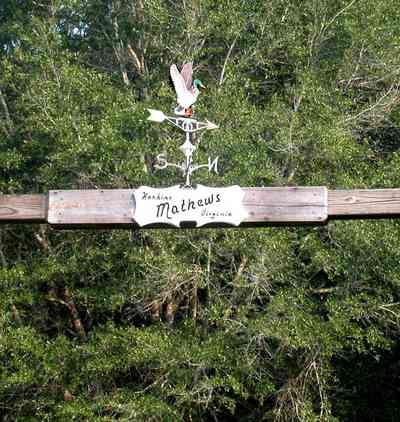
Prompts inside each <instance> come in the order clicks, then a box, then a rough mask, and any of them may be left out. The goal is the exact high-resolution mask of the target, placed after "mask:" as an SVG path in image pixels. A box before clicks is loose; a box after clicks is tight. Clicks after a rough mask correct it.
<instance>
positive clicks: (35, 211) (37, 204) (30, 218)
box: [0, 195, 47, 223]
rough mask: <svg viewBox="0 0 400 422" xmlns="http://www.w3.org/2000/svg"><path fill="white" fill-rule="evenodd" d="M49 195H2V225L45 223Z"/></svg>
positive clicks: (0, 213)
mask: <svg viewBox="0 0 400 422" xmlns="http://www.w3.org/2000/svg"><path fill="white" fill-rule="evenodd" d="M46 217H47V195H0V223H45V222H46Z"/></svg>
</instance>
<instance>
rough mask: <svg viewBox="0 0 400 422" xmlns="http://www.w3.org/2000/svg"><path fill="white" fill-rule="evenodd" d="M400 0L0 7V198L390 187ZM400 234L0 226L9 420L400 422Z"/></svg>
mask: <svg viewBox="0 0 400 422" xmlns="http://www.w3.org/2000/svg"><path fill="white" fill-rule="evenodd" d="M397 9H398V2H396V1H394V0H374V1H372V0H346V1H343V0H337V1H335V2H333V1H329V0H304V1H301V2H300V1H295V0H289V1H288V0H285V1H283V0H271V1H269V2H266V1H260V0H252V1H245V0H220V1H213V0H184V1H182V2H173V1H169V0H85V1H80V0H40V1H39V0H24V1H22V0H2V1H1V3H0V191H1V193H2V194H7V193H43V192H47V191H48V190H49V189H97V188H130V187H136V186H140V185H148V186H169V185H172V184H175V183H176V182H177V180H178V175H177V173H176V172H175V170H166V171H164V172H160V171H157V169H156V168H155V166H154V164H155V157H156V155H157V154H159V153H160V152H164V153H166V154H168V157H169V158H170V159H171V160H173V159H177V158H178V157H179V154H178V151H177V146H178V145H179V142H180V141H181V134H180V133H179V132H178V131H176V130H175V129H172V128H171V127H168V126H166V125H155V124H151V123H149V122H147V121H146V118H147V111H146V108H149V107H150V108H159V109H162V110H163V111H165V112H168V111H169V112H172V111H173V107H174V106H175V94H174V91H173V89H172V88H171V86H170V84H169V81H168V72H169V66H170V64H172V63H177V64H182V63H183V62H185V61H193V62H194V71H195V75H196V76H198V77H200V78H201V80H202V81H203V82H204V84H205V85H206V86H207V91H206V92H205V93H203V94H202V95H201V97H199V100H198V102H197V104H196V116H197V117H201V118H207V119H209V120H212V121H213V122H215V123H217V124H218V125H219V126H220V129H219V130H217V131H210V133H207V134H205V135H204V139H203V140H202V144H203V145H204V148H200V150H199V151H198V157H199V160H200V161H206V158H207V156H208V154H212V155H214V156H217V155H218V156H219V157H220V163H221V165H222V172H221V174H220V175H215V174H207V173H206V172H204V173H202V174H201V176H200V175H199V174H197V175H195V176H194V178H195V179H197V180H198V181H199V180H201V182H202V183H203V184H207V185H211V186H217V185H224V186H229V185H232V184H239V185H241V186H271V185H272V186H284V185H299V186H302V185H304V186H313V185H325V186H328V187H329V188H336V189H340V188H355V187H358V188H366V187H368V188H383V187H397V186H398V185H399V183H400V152H399V151H400V141H399V134H400V130H399V124H400V108H399V103H400V90H399V70H400V54H399V45H400V18H399V16H400V15H399V14H398V10H397ZM399 259H400V225H399V223H398V222H397V221H395V220H393V221H390V220H389V221H379V220H378V221H358V222H356V221H339V222H335V223H330V224H329V225H328V226H326V227H317V228H313V227H286V228H285V227H280V228H267V229H257V230H254V229H253V230H250V229H247V230H243V229H228V230H215V229H214V230H212V229H207V230H198V231H196V230H184V231H180V230H178V231H176V230H165V231H157V230H152V231H143V232H139V233H134V234H132V235H131V233H129V232H128V231H63V232H58V231H54V230H51V229H49V228H48V227H47V226H44V225H27V226H13V225H8V226H3V227H2V228H1V232H0V362H1V365H0V413H1V415H2V418H3V419H2V420H4V421H15V420H17V421H35V420H40V421H46V420H48V421H57V420H60V421H64V420H65V421H71V420H76V421H78V420H79V421H112V420H122V421H129V420H146V421H147V420H149V421H150V420H153V421H182V420H185V421H203V420H204V421H207V420H209V421H227V420H237V421H261V420H265V421H297V420H299V421H319V420H321V421H342V420H343V421H366V420H371V421H372V420H374V421H395V420H397V419H398V414H399V412H400V406H399V403H400V400H399V399H400V391H399V385H398V378H399V375H400V364H399V362H400V360H399V358H400V348H399V343H398V338H399V322H400V319H399V318H400V305H399V303H400V297H399V287H400V268H399Z"/></svg>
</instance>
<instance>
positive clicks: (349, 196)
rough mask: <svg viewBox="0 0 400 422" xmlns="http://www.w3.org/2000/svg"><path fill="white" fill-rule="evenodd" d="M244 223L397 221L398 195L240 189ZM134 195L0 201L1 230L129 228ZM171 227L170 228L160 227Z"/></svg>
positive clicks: (73, 194)
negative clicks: (29, 226) (14, 226)
mask: <svg viewBox="0 0 400 422" xmlns="http://www.w3.org/2000/svg"><path fill="white" fill-rule="evenodd" d="M243 190H244V191H245V196H244V199H243V206H244V207H245V209H246V210H247V211H248V217H247V218H246V219H245V220H244V221H243V223H242V224H241V226H243V227H251V226H271V225H293V224H297V225H301V224H317V225H320V224H326V223H327V222H328V221H329V220H333V219H369V218H399V217H400V189H356V190H329V191H328V190H327V189H326V188H324V187H316V188H314V187H279V188H276V187H273V188H243ZM134 192H135V191H134V189H116V190H82V191H50V192H49V193H48V194H43V195H40V194H38V195H0V224H6V223H7V224H8V223H39V224H43V223H48V224H51V225H52V226H53V227H54V228H76V229H78V228H132V226H133V225H135V221H134V212H135V203H134V200H133V195H134ZM165 227H170V226H165Z"/></svg>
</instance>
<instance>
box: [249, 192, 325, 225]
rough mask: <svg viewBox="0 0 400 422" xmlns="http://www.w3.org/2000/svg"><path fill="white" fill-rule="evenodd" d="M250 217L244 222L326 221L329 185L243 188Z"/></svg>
mask: <svg viewBox="0 0 400 422" xmlns="http://www.w3.org/2000/svg"><path fill="white" fill-rule="evenodd" d="M243 190H244V191H245V192H246V194H245V197H244V200H243V205H244V206H245V208H246V209H247V212H248V214H249V216H248V217H247V219H246V220H245V221H244V222H243V224H244V225H257V224H260V225H268V224H285V223H287V224H323V223H324V222H325V221H326V220H327V218H328V206H327V205H328V193H327V189H326V188H325V187H274V188H243Z"/></svg>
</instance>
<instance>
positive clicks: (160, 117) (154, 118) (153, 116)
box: [147, 108, 166, 123]
mask: <svg viewBox="0 0 400 422" xmlns="http://www.w3.org/2000/svg"><path fill="white" fill-rule="evenodd" d="M147 111H148V112H149V113H150V116H149V117H148V118H147V120H150V121H151V122H158V123H161V122H163V121H164V120H165V118H166V116H165V114H164V113H163V112H162V111H160V110H153V109H152V108H148V109H147Z"/></svg>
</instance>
